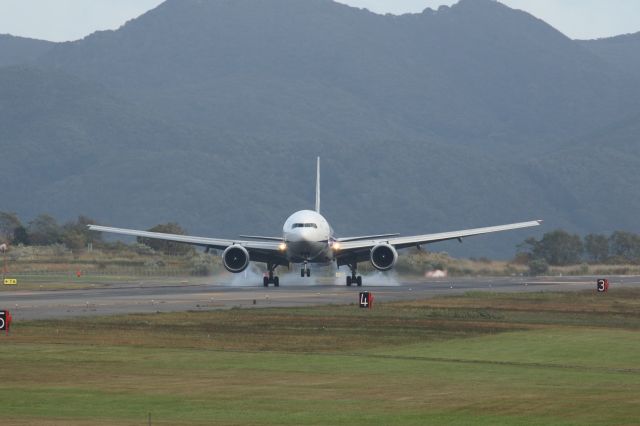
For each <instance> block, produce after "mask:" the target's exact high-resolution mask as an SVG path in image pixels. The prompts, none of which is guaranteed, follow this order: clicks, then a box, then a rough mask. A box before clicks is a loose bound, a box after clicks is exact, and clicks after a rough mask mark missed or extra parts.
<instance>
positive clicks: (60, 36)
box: [0, 0, 640, 41]
mask: <svg viewBox="0 0 640 426" xmlns="http://www.w3.org/2000/svg"><path fill="white" fill-rule="evenodd" d="M256 1H261V0H256ZM301 1H304V0H301ZM456 1H457V0H340V2H341V3H346V4H349V5H352V6H356V7H366V8H367V9H369V10H371V11H374V12H377V13H395V14H401V13H407V12H420V11H422V10H423V9H425V8H427V7H431V8H434V9H436V8H437V7H438V6H440V5H443V4H446V5H451V4H453V3H456ZM501 1H502V3H505V4H507V5H508V6H510V7H513V8H516V9H523V10H526V11H528V12H530V13H531V14H533V15H535V16H537V17H538V18H541V19H543V20H545V21H547V22H548V23H550V24H551V25H553V26H554V27H556V28H557V29H559V30H560V31H562V32H563V33H565V34H567V35H568V36H569V37H572V38H598V37H608V36H612V35H618V34H625V33H633V32H638V31H640V0H501ZM160 3H162V0H0V33H4V34H13V35H19V36H23V37H32V38H39V39H45V40H53V41H63V40H75V39H79V38H82V37H84V36H86V35H88V34H90V33H92V32H94V31H96V30H104V29H115V28H118V27H119V26H121V25H122V24H123V23H125V22H126V21H127V20H129V19H132V18H135V17H136V16H139V15H140V14H142V13H144V12H146V11H147V10H149V9H151V8H153V7H155V6H156V5H158V4H160Z"/></svg>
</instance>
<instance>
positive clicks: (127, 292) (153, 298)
mask: <svg viewBox="0 0 640 426" xmlns="http://www.w3.org/2000/svg"><path fill="white" fill-rule="evenodd" d="M303 283H304V279H301V280H300V282H299V283H296V282H293V283H288V284H286V285H281V286H280V287H279V288H274V287H269V288H264V287H262V286H255V287H248V286H234V285H231V284H227V283H216V284H196V285H193V284H184V285H166V284H154V283H153V282H149V283H135V284H134V283H132V284H130V285H128V284H122V283H118V284H117V285H113V286H107V287H104V288H98V289H90V290H58V291H47V290H39V291H19V290H17V291H3V292H1V293H0V309H7V310H9V311H11V314H12V315H13V317H14V320H15V321H25V320H43V319H59V318H69V317H79V316H95V315H118V314H130V313H155V312H178V311H203V310H213V309H230V308H234V307H242V308H264V307H303V306H311V305H323V304H350V303H357V301H358V294H359V292H360V291H369V292H372V293H373V294H374V296H375V300H376V302H377V303H380V302H390V301H400V300H417V299H425V298H430V297H434V296H439V295H454V294H463V293H465V292H468V291H494V292H522V291H527V292H539V291H580V290H593V291H595V288H596V277H566V278H565V277H563V278H557V277H555V278H454V279H439V280H433V281H402V280H399V282H398V283H394V284H387V285H373V286H371V285H370V286H367V285H365V286H363V287H360V288H358V287H346V286H344V285H323V284H320V285H308V284H307V285H305V284H303ZM610 283H611V287H610V291H615V290H616V289H618V288H631V287H640V277H613V278H610Z"/></svg>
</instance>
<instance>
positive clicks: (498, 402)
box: [0, 290, 640, 425]
mask: <svg viewBox="0 0 640 426" xmlns="http://www.w3.org/2000/svg"><path fill="white" fill-rule="evenodd" d="M639 296H640V292H637V291H633V290H625V291H624V292H622V291H621V292H612V293H609V294H608V295H600V296H597V295H594V294H592V293H577V294H576V293H558V294H556V293H540V294H535V293H534V294H516V295H514V294H509V295H502V294H490V295H486V294H469V295H466V296H460V297H443V298H437V299H432V300H427V301H414V302H399V303H392V304H379V305H378V306H376V308H375V309H374V310H371V311H368V310H360V309H358V308H357V307H355V306H353V305H351V306H321V307H317V308H308V309H301V308H296V309H284V308H282V309H258V310H248V309H247V310H242V309H233V310H230V311H224V312H222V311H221V312H188V313H176V314H155V315H129V316H123V317H102V318H91V319H86V318H84V319H73V320H65V321H47V322H44V321H37V322H30V323H18V324H16V326H15V328H14V330H13V333H12V335H11V336H9V337H5V336H2V337H1V339H0V366H1V368H0V383H1V384H2V385H1V386H0V401H2V404H0V418H1V419H3V420H4V423H5V424H55V425H58V424H60V425H74V424H78V425H80V424H82V425H85V424H97V425H100V424H132V425H133V424H138V425H139V424H146V422H147V416H148V414H149V413H151V416H152V423H153V424H163V425H174V424H203V425H204V424H214V423H215V424H252V425H255V424H285V425H298V424H327V425H329V424H356V425H359V424H415V425H422V424H454V425H468V424H480V425H496V424H514V425H547V424H553V425H585V424H593V425H610V424H619V425H631V424H637V421H638V420H637V419H639V418H640V365H639V364H638V359H639V358H638V354H640V311H639V310H638V309H637V307H638V303H639V302H638V300H640V297H639Z"/></svg>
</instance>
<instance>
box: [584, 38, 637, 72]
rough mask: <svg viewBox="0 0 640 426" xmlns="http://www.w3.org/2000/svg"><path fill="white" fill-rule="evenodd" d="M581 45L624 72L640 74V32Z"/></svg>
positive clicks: (585, 42) (587, 41)
mask: <svg viewBox="0 0 640 426" xmlns="http://www.w3.org/2000/svg"><path fill="white" fill-rule="evenodd" d="M579 43H580V44H581V45H582V46H584V47H586V48H587V49H589V50H590V51H591V52H593V53H594V54H596V55H598V56H599V57H601V58H602V59H604V60H606V61H607V62H609V63H611V64H614V65H616V66H618V67H619V68H620V69H622V70H625V71H627V72H629V73H634V74H636V75H637V74H638V73H639V72H640V32H638V33H635V34H624V35H620V36H617V37H609V38H601V39H597V40H584V41H580V42H579Z"/></svg>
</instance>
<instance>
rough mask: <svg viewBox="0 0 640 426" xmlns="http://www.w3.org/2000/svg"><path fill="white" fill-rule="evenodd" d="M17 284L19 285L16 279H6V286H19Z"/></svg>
mask: <svg viewBox="0 0 640 426" xmlns="http://www.w3.org/2000/svg"><path fill="white" fill-rule="evenodd" d="M17 284H18V280H16V279H15V278H5V279H4V285H17Z"/></svg>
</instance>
